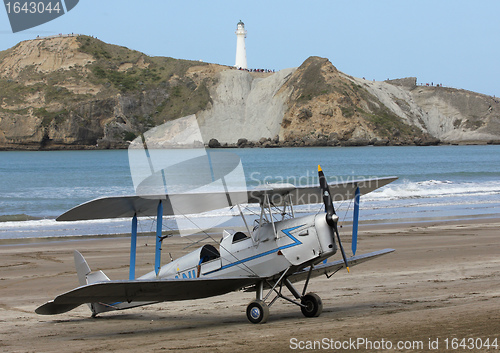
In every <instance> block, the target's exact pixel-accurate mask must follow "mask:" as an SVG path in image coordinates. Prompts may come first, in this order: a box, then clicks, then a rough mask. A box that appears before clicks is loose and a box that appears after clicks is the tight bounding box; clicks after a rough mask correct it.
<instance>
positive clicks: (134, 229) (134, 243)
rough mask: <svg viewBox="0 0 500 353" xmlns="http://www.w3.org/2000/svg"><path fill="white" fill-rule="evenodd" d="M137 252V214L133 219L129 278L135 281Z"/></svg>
mask: <svg viewBox="0 0 500 353" xmlns="http://www.w3.org/2000/svg"><path fill="white" fill-rule="evenodd" d="M136 250H137V214H134V217H133V218H132V232H131V237H130V270H129V275H128V278H129V280H131V281H133V280H134V279H135V255H136Z"/></svg>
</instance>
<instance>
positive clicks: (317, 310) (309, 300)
mask: <svg viewBox="0 0 500 353" xmlns="http://www.w3.org/2000/svg"><path fill="white" fill-rule="evenodd" d="M301 303H302V304H304V305H305V307H303V306H301V307H300V310H302V314H304V316H305V317H317V316H320V315H321V312H322V311H323V302H322V301H321V298H320V297H319V295H317V294H316V293H307V294H306V295H304V296H303V297H302V300H301Z"/></svg>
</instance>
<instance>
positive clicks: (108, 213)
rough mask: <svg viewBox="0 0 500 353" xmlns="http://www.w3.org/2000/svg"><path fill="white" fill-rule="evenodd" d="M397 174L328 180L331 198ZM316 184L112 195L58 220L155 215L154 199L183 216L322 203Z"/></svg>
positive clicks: (370, 188)
mask: <svg viewBox="0 0 500 353" xmlns="http://www.w3.org/2000/svg"><path fill="white" fill-rule="evenodd" d="M396 179H397V177H385V178H375V179H363V180H352V181H348V182H338V183H330V184H329V186H330V192H331V194H332V197H333V200H334V201H339V200H347V199H352V198H354V192H355V190H356V187H359V189H360V192H361V195H364V194H367V193H369V192H371V191H373V190H375V189H378V188H380V187H382V186H384V185H386V184H389V183H391V182H393V181H394V180H396ZM322 197H323V196H322V194H321V190H320V188H319V186H304V187H296V186H294V185H292V184H270V185H265V186H264V187H261V188H257V189H254V190H249V191H234V192H233V191H231V192H228V193H225V192H204V193H184V194H163V195H146V196H116V197H103V198H98V199H95V200H92V201H89V202H86V203H83V204H81V205H79V206H76V207H74V208H72V209H70V210H69V211H67V212H65V213H63V214H62V215H60V216H59V217H58V218H57V220H58V221H80V220H90V219H106V218H122V217H133V216H134V214H135V215H137V216H138V217H141V216H156V212H157V207H158V202H159V201H160V200H162V202H163V215H165V216H171V215H175V214H177V215H179V214H183V215H187V214H196V213H201V212H207V211H211V210H216V209H220V208H224V207H230V206H235V205H237V204H242V203H259V204H260V203H266V202H267V200H269V202H271V203H272V204H274V205H275V206H280V205H283V204H284V203H285V202H287V201H291V202H292V204H293V205H305V204H314V203H322V202H323V198H322Z"/></svg>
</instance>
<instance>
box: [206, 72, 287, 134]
mask: <svg viewBox="0 0 500 353" xmlns="http://www.w3.org/2000/svg"><path fill="white" fill-rule="evenodd" d="M295 70H296V69H295V68H291V69H286V70H281V71H279V72H277V73H275V74H272V75H270V76H268V77H266V78H254V77H252V75H251V74H250V73H249V72H246V71H238V70H226V71H222V72H220V73H219V74H218V77H217V79H218V84H217V85H216V86H215V89H214V90H213V91H212V92H210V95H211V97H212V101H213V103H212V106H211V107H210V108H208V109H207V110H204V111H202V112H201V113H198V115H197V117H198V122H199V124H200V129H201V132H202V135H203V137H204V139H205V143H207V142H208V140H209V139H211V138H215V139H217V140H218V141H219V142H220V143H236V142H237V141H238V139H240V138H246V139H247V140H249V141H258V140H259V139H260V138H262V137H265V138H273V137H275V136H276V135H278V133H279V130H280V124H281V122H282V120H283V115H284V114H285V111H286V108H287V107H286V102H287V100H288V99H289V97H290V93H291V92H290V91H289V90H287V89H283V90H281V91H280V89H281V88H282V86H283V84H284V83H285V82H286V81H287V80H288V78H289V77H290V76H291V75H292V73H293V72H294V71H295Z"/></svg>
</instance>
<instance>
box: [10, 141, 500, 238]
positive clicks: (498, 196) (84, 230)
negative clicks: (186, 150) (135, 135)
mask: <svg viewBox="0 0 500 353" xmlns="http://www.w3.org/2000/svg"><path fill="white" fill-rule="evenodd" d="M211 151H214V150H211ZM224 151H226V152H231V153H234V154H236V155H237V156H239V158H240V161H241V165H242V168H243V170H244V175H245V180H246V186H247V187H248V188H249V189H251V188H255V187H259V186H261V185H263V184H269V183H283V182H288V183H292V184H295V185H300V186H305V185H317V183H318V176H317V166H318V165H321V167H322V169H323V171H324V172H325V175H327V179H328V181H329V182H335V181H342V180H353V179H363V178H373V177H386V176H397V177H398V180H396V181H395V182H393V183H391V184H388V185H386V186H384V187H382V188H380V189H378V190H376V191H374V192H372V193H369V194H367V195H363V196H362V197H361V204H360V227H362V226H363V225H370V224H400V223H404V224H425V223H426V222H435V221H443V220H445V221H446V220H471V219H488V218H497V217H499V216H500V146H498V145H476V146H452V145H450V146H428V147H421V146H418V147H417V146H391V147H389V146H387V147H374V146H367V147H311V148H265V149H257V148H254V149H251V148H248V149H224ZM188 169H189V168H188ZM185 173H186V175H189V173H190V171H189V170H186V171H185ZM135 190H136V189H135V188H134V182H133V178H132V176H131V168H130V165H129V154H128V151H127V150H91V151H2V152H0V239H19V238H26V239H28V238H30V239H31V238H53V237H57V238H64V237H78V236H88V235H112V234H124V233H128V232H130V220H129V219H113V220H91V221H77V222H58V221H56V220H55V219H56V217H58V216H59V215H61V214H62V213H64V212H65V211H67V210H69V209H71V208H72V207H75V206H77V205H79V204H81V203H84V202H87V201H89V200H92V199H95V198H98V197H105V196H119V195H134V194H135ZM322 207H323V205H321V204H317V205H308V206H302V207H296V208H295V216H300V215H306V214H311V213H317V212H324V211H323V210H322ZM335 207H336V210H337V214H338V215H339V219H340V222H341V223H345V224H349V222H351V220H352V202H351V201H349V200H346V201H344V202H339V203H336V204H335ZM233 211H234V210H232V211H231V212H230V211H228V210H225V209H222V210H214V211H211V212H208V213H205V214H203V215H193V216H192V217H193V219H196V221H195V222H192V224H196V225H197V227H198V226H200V224H203V222H204V219H205V220H207V219H208V220H210V224H213V223H214V219H217V218H218V217H219V218H220V219H222V220H223V222H221V224H220V225H221V226H222V227H224V226H230V227H236V226H237V225H242V223H241V219H240V218H239V217H237V216H231V217H229V218H228V215H233V214H234V212H233ZM242 212H243V214H245V215H246V216H248V217H250V218H251V217H255V215H256V214H257V213H258V207H255V205H244V206H243V210H242ZM164 224H165V227H166V230H170V229H171V228H172V227H173V224H175V223H174V222H173V221H170V222H169V221H168V220H167V221H166V222H164ZM154 229H155V220H154V219H152V218H141V219H140V220H139V232H143V233H145V232H151V231H154Z"/></svg>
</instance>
